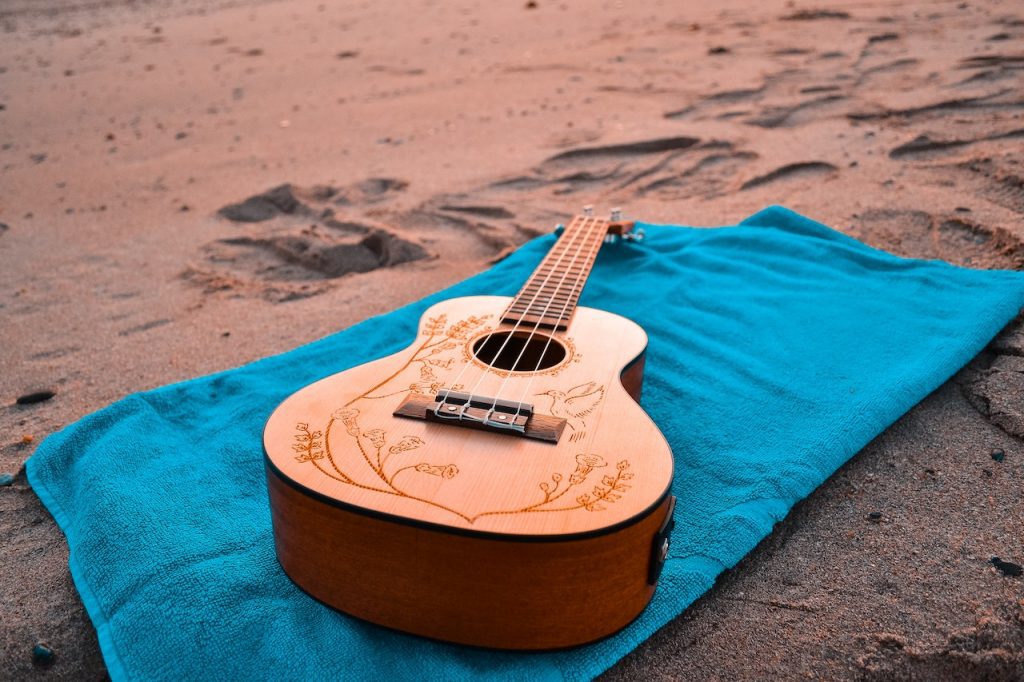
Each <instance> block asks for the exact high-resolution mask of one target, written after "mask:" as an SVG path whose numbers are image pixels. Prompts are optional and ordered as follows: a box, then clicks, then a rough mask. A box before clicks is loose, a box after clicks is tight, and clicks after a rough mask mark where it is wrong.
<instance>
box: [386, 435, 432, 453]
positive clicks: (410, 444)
mask: <svg viewBox="0 0 1024 682" xmlns="http://www.w3.org/2000/svg"><path fill="white" fill-rule="evenodd" d="M423 443H424V441H423V439H422V438H420V437H418V436H405V437H404V438H402V440H400V441H398V444H397V445H392V446H391V447H390V448H388V453H389V454H392V455H397V454H398V453H399V452H406V451H408V450H415V449H416V448H418V447H419V446H421V445H423Z"/></svg>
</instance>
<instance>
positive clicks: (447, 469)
mask: <svg viewBox="0 0 1024 682" xmlns="http://www.w3.org/2000/svg"><path fill="white" fill-rule="evenodd" d="M415 468H416V471H418V472H420V473H421V474H430V475H431V476H440V477H441V478H447V479H452V478H455V476H456V474H458V473H459V467H457V466H455V465H454V464H445V465H443V466H437V465H434V464H427V463H426V462H423V463H421V464H417V465H416V467H415Z"/></svg>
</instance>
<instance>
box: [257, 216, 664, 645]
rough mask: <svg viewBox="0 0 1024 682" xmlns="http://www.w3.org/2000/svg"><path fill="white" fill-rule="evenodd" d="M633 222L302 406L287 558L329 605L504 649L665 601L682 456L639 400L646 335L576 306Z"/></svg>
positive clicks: (282, 430) (319, 391) (288, 482)
mask: <svg viewBox="0 0 1024 682" xmlns="http://www.w3.org/2000/svg"><path fill="white" fill-rule="evenodd" d="M632 230H633V224H632V223H630V222H624V221H622V220H621V218H620V216H619V214H618V212H617V211H614V212H613V213H612V216H611V219H609V220H604V219H599V218H596V217H594V215H593V212H592V210H590V209H589V207H588V208H587V209H586V210H585V212H584V214H583V215H580V216H577V217H575V218H574V219H573V220H572V221H571V222H570V223H569V224H568V226H566V227H565V228H564V230H563V232H562V234H561V236H560V237H559V239H558V241H557V242H556V243H555V244H554V246H553V247H552V248H551V250H550V251H549V252H548V254H547V255H546V256H545V257H544V259H543V260H542V261H541V263H540V265H539V266H538V267H537V269H536V270H535V271H534V273H533V274H532V275H531V276H530V278H529V280H528V281H527V282H526V284H525V285H524V286H523V287H522V289H521V290H520V292H519V293H518V294H517V295H516V296H515V297H514V298H511V299H510V298H508V297H500V296H470V297H465V298H453V299H449V300H446V301H443V302H441V303H437V304H435V305H433V306H432V307H431V308H430V309H429V310H427V311H426V312H425V313H424V314H423V317H422V318H421V321H420V325H419V334H418V335H417V337H416V338H415V339H414V340H413V341H412V343H411V344H410V345H409V346H408V347H407V348H406V349H405V350H402V351H399V352H398V353H395V354H394V355H390V356H388V357H385V358H382V359H379V360H375V361H373V362H370V363H367V364H365V365H360V366H358V367H354V368H352V369H349V370H347V371H344V372H341V373H339V374H335V375H333V376H329V377H327V378H326V379H322V380H320V381H318V382H316V383H314V384H311V385H309V386H307V387H305V388H303V389H302V390H300V391H298V392H297V393H295V394H293V395H292V396H290V397H289V398H288V399H286V400H285V401H284V402H283V403H281V405H280V406H279V407H278V408H277V409H276V410H275V411H274V412H273V414H272V415H271V416H270V419H269V420H268V421H267V424H266V428H265V430H264V435H263V443H264V451H265V455H266V471H267V484H268V487H269V494H270V507H271V515H272V519H273V527H274V541H275V547H276V551H277V557H278V559H279V561H280V562H281V565H282V567H283V568H284V570H285V572H286V573H287V574H288V576H289V577H290V578H291V579H292V580H293V581H294V582H295V583H296V584H298V586H299V587H300V588H302V589H303V590H305V591H306V592H307V593H308V594H310V595H311V596H313V597H314V598H316V599H318V600H320V601H321V602H323V603H325V604H327V605H329V606H332V607H334V608H336V609H339V610H341V611H343V612H345V613H348V614H351V615H353V616H357V617H359V618H362V619H364V620H367V621H371V622H374V623H378V624H380V625H385V626H388V627H391V628H395V629H398V630H402V631H405V632H409V633H414V634H417V635H423V636H426V637H430V638H434V639H438V640H444V641H449V642H458V643H461V644H470V645H475V646H483V647H493V648H502V649H554V648H561V647H567V646H573V645H577V644H583V643H586V642H591V641H594V640H596V639H600V638H602V637H605V636H607V635H610V634H612V633H614V632H616V631H617V630H619V629H621V628H622V627H624V626H626V625H627V624H629V623H630V621H632V620H633V619H634V618H635V617H636V616H637V615H638V614H639V613H640V612H641V611H642V610H643V609H644V607H645V606H646V605H647V603H648V602H649V601H650V599H651V597H652V596H653V594H654V588H655V585H656V583H657V581H658V577H659V575H660V573H661V568H662V565H663V564H664V562H665V559H666V557H667V555H668V547H669V534H670V532H671V529H672V524H673V520H672V518H673V516H672V512H673V509H674V506H675V498H674V497H672V496H671V495H670V494H669V485H670V483H671V481H672V452H671V449H670V448H669V445H668V443H667V442H666V440H665V438H664V436H663V435H662V434H661V432H660V431H659V430H658V428H657V427H656V426H655V425H654V423H653V422H652V421H651V419H650V417H648V416H647V414H646V413H645V412H644V411H643V410H642V409H641V408H640V406H639V405H638V404H637V400H638V399H639V396H640V385H641V379H642V373H643V365H644V351H645V348H646V345H647V335H646V334H645V333H644V331H643V330H642V329H641V328H640V327H639V326H638V325H636V324H635V323H633V322H631V321H629V320H627V319H625V318H623V317H620V316H618V315H614V314H612V313H608V312H604V311H601V310H597V309H593V308H585V307H579V306H577V305H576V303H577V300H578V299H579V295H580V292H581V291H582V289H583V285H584V284H585V282H586V279H587V276H588V274H589V273H590V270H591V268H592V266H593V264H594V260H595V258H596V256H597V253H598V250H599V249H600V248H601V246H602V244H603V243H605V242H606V241H615V240H616V238H617V237H618V236H622V237H624V238H626V239H630V238H636V237H637V235H635V234H634V233H633V232H632Z"/></svg>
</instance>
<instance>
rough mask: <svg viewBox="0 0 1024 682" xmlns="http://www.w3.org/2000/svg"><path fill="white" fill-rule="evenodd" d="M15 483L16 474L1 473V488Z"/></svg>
mask: <svg viewBox="0 0 1024 682" xmlns="http://www.w3.org/2000/svg"><path fill="white" fill-rule="evenodd" d="M12 483H14V476H12V475H11V474H0V488H6V487H7V486H9V485H11V484H12Z"/></svg>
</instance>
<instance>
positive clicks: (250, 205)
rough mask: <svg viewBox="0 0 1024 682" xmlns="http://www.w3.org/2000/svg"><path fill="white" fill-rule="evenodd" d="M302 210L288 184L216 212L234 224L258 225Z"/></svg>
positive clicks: (292, 189)
mask: <svg viewBox="0 0 1024 682" xmlns="http://www.w3.org/2000/svg"><path fill="white" fill-rule="evenodd" d="M300 208H302V203H301V202H300V201H299V200H298V199H297V198H296V197H295V190H294V188H293V187H292V186H291V185H289V184H284V185H278V186H277V187H274V188H273V189H269V190H267V191H266V192H264V193H262V194H256V195H254V196H251V197H249V198H248V199H246V200H245V201H243V202H241V203H239V204H229V205H228V206H225V207H223V208H222V209H220V210H219V211H218V213H219V214H220V215H222V216H223V217H225V218H227V219H228V220H231V221H234V222H236V223H259V222H263V221H264V220H270V219H271V218H273V217H275V216H277V215H279V214H282V213H286V214H293V213H296V212H297V211H298V210H299V209H300Z"/></svg>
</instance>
